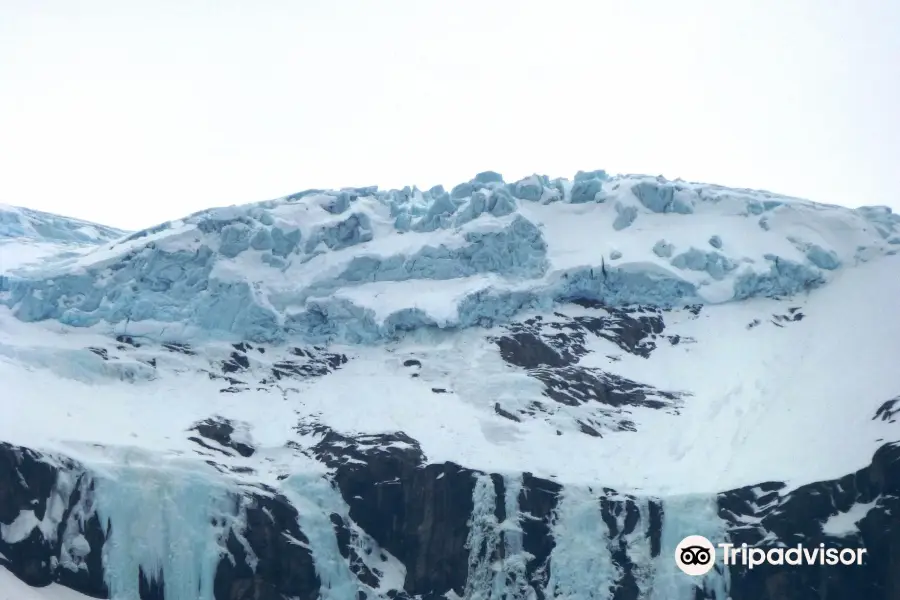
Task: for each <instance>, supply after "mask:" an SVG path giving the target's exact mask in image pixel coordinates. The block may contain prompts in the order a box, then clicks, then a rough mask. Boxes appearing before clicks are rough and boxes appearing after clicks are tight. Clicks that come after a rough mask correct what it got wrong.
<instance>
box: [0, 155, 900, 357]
mask: <svg viewBox="0 0 900 600" xmlns="http://www.w3.org/2000/svg"><path fill="white" fill-rule="evenodd" d="M15 211H16V212H10V211H8V210H7V211H5V212H0V235H6V236H27V235H34V234H39V235H42V236H44V237H45V238H49V239H53V240H60V239H66V240H73V241H93V242H95V243H97V244H98V245H97V247H95V248H93V249H92V250H90V251H87V252H84V251H80V252H73V253H70V254H69V255H63V256H61V257H58V258H57V259H55V260H51V261H48V262H45V263H43V264H41V265H38V266H31V267H23V268H18V269H16V268H12V266H10V267H9V268H5V269H2V270H0V304H3V305H6V306H7V307H10V308H13V309H14V311H15V314H16V316H17V317H18V318H20V319H22V320H24V321H40V320H46V319H58V320H60V321H61V322H63V323H65V324H68V325H73V326H92V325H98V324H100V325H102V326H104V327H105V328H107V329H109V330H111V331H113V332H115V333H120V334H122V333H125V334H140V335H149V336H163V337H165V338H167V339H176V338H184V337H197V336H201V337H225V338H240V339H248V340H252V341H257V342H278V341H283V340H285V339H289V338H290V339H304V340H307V341H314V342H315V341H328V340H338V341H347V342H362V343H368V342H374V341H378V340H382V339H385V338H393V337H396V336H398V335H401V334H402V333H403V332H405V331H409V330H413V329H419V328H464V327H469V326H479V325H482V326H490V325H493V324H497V323H502V322H505V321H507V320H509V319H510V318H511V317H512V316H513V315H515V314H517V313H519V312H520V311H521V310H523V309H547V308H549V307H551V306H553V305H554V304H555V303H558V302H566V301H571V300H577V299H590V300H595V301H600V302H603V303H604V304H607V305H623V304H652V305H657V306H679V305H686V304H697V303H721V302H727V301H730V300H740V299H746V298H751V297H755V296H767V297H779V296H789V295H792V294H797V293H801V292H804V291H807V290H810V289H812V288H815V287H817V286H820V285H822V284H823V283H825V282H826V281H828V279H829V278H830V277H831V276H832V275H833V274H834V273H835V271H838V270H840V269H842V268H846V267H850V266H853V265H854V264H857V263H859V262H861V261H866V260H868V259H870V258H872V257H874V256H877V255H881V254H890V253H894V252H896V251H897V249H900V246H898V244H900V216H898V215H895V214H892V213H891V210H890V209H889V208H886V207H865V208H860V209H856V210H851V209H847V208H842V207H837V206H825V205H820V204H815V203H812V202H808V201H804V200H799V199H794V198H787V197H782V196H778V195H775V194H771V193H767V192H759V191H750V190H735V189H728V188H723V187H719V186H713V185H702V184H695V183H687V182H684V181H680V180H678V181H667V180H665V179H663V178H661V177H655V178H654V177H648V176H635V175H627V176H609V175H607V174H606V173H605V172H604V171H591V172H579V173H578V174H577V175H575V177H574V180H572V181H569V180H565V179H550V178H548V177H545V176H532V177H528V178H526V179H523V180H520V181H516V182H514V183H505V182H504V181H503V178H502V177H501V176H500V175H499V174H497V173H494V172H485V173H480V174H479V175H477V176H476V177H475V178H474V179H473V180H471V181H468V182H465V183H461V184H459V185H457V186H455V187H453V188H452V189H451V190H449V191H447V190H445V189H444V188H443V187H442V186H436V187H433V188H431V189H429V190H425V191H423V190H419V189H417V188H413V187H407V188H404V189H402V190H390V191H379V190H378V189H377V188H375V187H368V188H352V189H343V190H338V191H320V190H310V191H306V192H301V193H298V194H293V195H291V196H287V197H284V198H279V199H276V200H271V201H266V202H259V203H255V204H248V205H244V206H234V207H228V208H217V209H212V210H206V211H203V212H200V213H196V214H193V215H190V216H188V217H186V218H184V219H182V220H179V221H173V222H167V223H163V224H161V225H158V226H156V227H152V228H150V229H146V230H143V231H140V232H137V233H134V234H131V235H128V236H127V237H122V238H121V239H117V240H116V241H110V238H112V237H114V236H115V234H116V233H117V232H116V231H115V230H111V229H101V228H98V227H96V226H88V225H86V224H80V225H79V224H78V222H75V221H65V222H62V221H60V220H53V219H48V218H41V219H38V218H36V217H35V215H38V216H40V214H39V213H35V212H34V211H25V210H24V209H15ZM4 271H5V273H4Z"/></svg>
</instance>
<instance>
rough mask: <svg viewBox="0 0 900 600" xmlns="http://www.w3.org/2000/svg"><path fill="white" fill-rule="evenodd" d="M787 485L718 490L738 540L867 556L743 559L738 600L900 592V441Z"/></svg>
mask: <svg viewBox="0 0 900 600" xmlns="http://www.w3.org/2000/svg"><path fill="white" fill-rule="evenodd" d="M782 487H783V486H782V485H781V484H779V483H768V484H761V485H759V486H754V487H748V488H741V489H739V490H731V491H729V492H725V493H723V494H721V495H720V496H719V507H720V509H719V510H720V515H721V516H722V517H723V518H724V519H726V520H727V521H728V522H729V523H730V524H731V527H730V528H729V530H730V534H731V540H732V542H733V543H734V544H736V545H740V544H742V543H747V544H750V545H756V546H759V547H761V548H764V549H767V550H768V549H770V548H775V547H777V546H778V542H782V543H784V544H786V545H788V546H794V545H796V544H798V543H802V544H803V545H804V547H807V548H815V547H817V546H818V545H819V544H820V543H824V544H825V546H826V547H828V548H853V549H855V548H865V549H866V550H867V552H866V555H865V560H864V561H863V564H862V565H860V566H856V565H852V566H844V565H835V566H819V567H814V566H791V565H784V566H774V565H769V564H763V565H760V566H756V567H754V568H753V569H752V570H751V569H747V568H746V567H742V566H740V565H738V566H735V567H734V568H732V578H733V579H734V580H736V581H738V582H739V585H737V586H734V587H733V588H732V597H733V599H734V600H751V599H752V600H788V599H790V600H806V599H809V600H813V599H815V600H819V599H820V598H885V599H889V600H896V599H898V598H900V444H889V445H885V446H882V447H881V448H880V449H879V450H878V452H876V453H875V456H874V457H873V458H872V463H871V464H870V465H869V466H867V467H866V468H864V469H860V470H859V471H857V472H856V473H851V474H849V475H846V476H845V477H842V478H841V479H838V480H835V481H822V482H818V483H814V484H810V485H805V486H803V487H801V488H798V489H796V490H794V491H792V492H791V493H789V494H787V495H784V496H781V495H779V493H778V491H779V489H781V488H782ZM841 515H852V516H851V517H849V518H843V519H842V518H841ZM836 518H837V521H838V524H833V523H834V522H835V519H836ZM857 519H858V521H856V522H855V523H854V521H855V520H857Z"/></svg>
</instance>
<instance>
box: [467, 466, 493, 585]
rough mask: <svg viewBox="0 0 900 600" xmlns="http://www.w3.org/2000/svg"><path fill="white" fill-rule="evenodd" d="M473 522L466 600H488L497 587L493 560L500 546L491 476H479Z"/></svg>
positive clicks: (468, 545) (474, 493) (469, 543)
mask: <svg viewBox="0 0 900 600" xmlns="http://www.w3.org/2000/svg"><path fill="white" fill-rule="evenodd" d="M472 502H473V507H472V519H471V521H470V523H469V537H468V539H467V540H466V548H468V550H469V574H468V577H467V578H466V592H465V596H464V597H465V598H466V600H489V599H490V598H491V591H492V588H493V587H494V566H493V564H492V560H493V558H494V557H495V556H496V555H497V548H498V545H499V542H500V535H499V528H498V526H497V525H498V523H497V515H496V509H497V492H496V489H495V487H494V481H493V480H492V479H491V476H490V475H483V474H482V475H478V476H477V477H476V479H475V489H474V491H473V492H472Z"/></svg>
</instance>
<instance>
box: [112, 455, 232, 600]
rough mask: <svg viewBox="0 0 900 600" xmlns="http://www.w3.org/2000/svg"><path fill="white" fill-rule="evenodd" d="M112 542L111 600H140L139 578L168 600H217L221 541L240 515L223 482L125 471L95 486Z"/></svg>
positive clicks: (190, 474)
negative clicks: (156, 584)
mask: <svg viewBox="0 0 900 600" xmlns="http://www.w3.org/2000/svg"><path fill="white" fill-rule="evenodd" d="M95 502H96V510H97V515H98V516H99V518H100V521H101V523H102V524H103V526H104V529H105V530H106V534H107V540H106V543H105V544H104V545H103V566H104V576H105V579H106V584H107V586H108V587H109V594H110V598H114V599H115V600H140V595H139V572H140V571H143V573H144V574H145V576H146V577H148V578H151V579H155V580H156V581H163V582H164V586H165V587H164V592H165V597H166V598H172V599H177V600H181V599H190V600H214V599H213V579H214V577H215V570H216V567H217V565H218V562H219V558H220V556H221V555H222V553H223V552H224V550H223V545H222V539H223V537H224V532H225V530H226V528H227V524H228V523H229V522H230V521H231V519H232V518H233V517H234V515H235V512H236V510H237V505H236V502H235V501H234V498H233V497H231V496H230V494H229V493H228V490H227V489H226V487H225V485H224V482H220V481H216V480H214V479H213V478H212V477H211V476H210V475H207V474H203V473H199V472H196V471H187V470H178V469H160V468H156V467H151V466H132V465H128V466H118V467H115V468H114V469H113V470H112V471H111V472H107V473H104V474H103V475H98V476H97V477H96V478H95Z"/></svg>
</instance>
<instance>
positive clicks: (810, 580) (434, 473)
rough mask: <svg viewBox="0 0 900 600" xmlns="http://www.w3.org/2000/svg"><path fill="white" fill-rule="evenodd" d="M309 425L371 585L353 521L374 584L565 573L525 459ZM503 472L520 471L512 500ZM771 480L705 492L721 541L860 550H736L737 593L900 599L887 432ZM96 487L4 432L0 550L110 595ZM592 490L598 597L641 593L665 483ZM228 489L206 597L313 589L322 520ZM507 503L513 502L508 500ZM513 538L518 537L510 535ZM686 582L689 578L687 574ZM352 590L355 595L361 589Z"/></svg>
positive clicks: (547, 586) (287, 594)
mask: <svg viewBox="0 0 900 600" xmlns="http://www.w3.org/2000/svg"><path fill="white" fill-rule="evenodd" d="M318 427H319V431H320V433H321V434H322V437H321V441H320V442H319V444H318V445H317V446H316V447H315V448H314V453H315V455H316V456H317V457H318V458H319V459H320V460H321V461H322V462H324V463H325V464H327V465H328V466H329V467H331V468H332V469H333V480H334V483H335V485H336V487H337V488H338V490H339V491H340V493H341V496H342V497H343V498H344V500H345V502H346V504H347V506H348V507H349V512H348V513H346V514H347V515H349V520H348V519H347V517H346V516H344V517H342V516H341V515H339V514H336V513H335V514H332V516H331V520H330V522H331V526H332V527H333V534H334V536H335V538H336V540H337V543H338V546H339V550H340V553H341V556H342V557H343V558H344V559H345V560H346V561H347V562H348V564H349V565H350V571H351V572H352V573H353V575H354V576H355V577H356V578H357V579H358V580H359V581H360V582H363V583H365V584H366V585H367V586H369V588H370V589H377V588H379V586H380V585H381V583H382V582H383V581H386V580H385V579H384V577H385V574H384V573H382V572H379V571H378V569H373V568H371V566H369V565H371V561H368V560H367V558H366V556H364V555H363V554H364V553H365V552H366V549H365V548H364V547H363V546H361V545H360V544H358V543H354V540H355V539H357V538H358V535H359V529H361V530H363V531H364V532H365V534H366V535H368V536H369V537H371V539H373V540H374V541H375V542H377V546H378V547H380V549H381V551H382V552H387V553H390V555H392V556H393V557H395V558H396V559H397V560H399V561H400V562H401V563H402V564H403V565H404V566H405V568H406V573H405V580H403V581H402V585H401V587H399V588H396V589H393V591H389V592H385V594H386V596H385V597H390V598H394V599H397V598H411V597H415V596H420V597H422V598H425V599H430V598H435V599H436V598H442V597H444V594H446V593H448V592H453V593H455V594H458V595H459V596H461V597H465V596H466V595H469V596H471V595H472V593H473V584H472V580H473V578H476V579H477V578H478V577H482V576H484V573H486V572H488V571H485V570H484V566H485V565H490V564H493V565H500V567H499V569H500V572H501V573H503V574H504V577H505V580H504V581H503V583H497V581H498V580H497V579H494V580H493V581H494V584H492V585H494V586H496V585H501V586H503V589H504V590H505V591H504V592H503V594H504V595H502V596H496V595H494V596H490V597H492V598H500V597H504V598H524V597H527V596H528V595H530V594H531V593H533V594H534V596H535V597H536V598H539V599H543V598H545V597H551V596H552V595H553V593H554V591H553V590H554V589H557V590H561V589H562V587H561V586H564V583H560V577H561V576H562V575H561V573H562V572H559V573H557V572H555V569H560V568H564V567H565V568H566V569H568V567H567V566H565V565H563V564H562V563H559V566H557V562H556V561H559V560H562V556H563V554H562V553H559V554H557V553H555V551H557V549H558V547H560V545H562V546H565V547H566V548H564V549H570V548H571V547H572V544H571V543H570V540H566V539H565V538H561V537H560V535H561V533H560V531H561V530H560V529H559V525H558V524H559V523H560V522H561V520H563V521H564V520H565V518H566V517H565V515H564V514H563V513H562V512H560V511H563V512H565V511H564V509H563V507H562V506H561V502H563V503H564V502H566V500H565V498H567V496H566V494H567V491H566V489H565V488H563V487H562V486H560V485H558V484H556V483H554V482H552V481H547V480H543V479H539V478H536V477H533V476H531V475H528V474H525V475H524V476H522V477H521V478H517V479H514V480H512V479H509V478H507V477H502V476H500V475H491V474H484V473H478V472H475V471H472V470H469V469H465V468H463V467H460V466H458V465H455V464H452V463H444V464H426V462H425V457H424V455H423V454H422V451H421V449H420V448H419V445H418V443H417V442H416V441H415V440H413V439H412V438H410V437H408V436H406V435H404V434H402V433H396V434H388V435H380V436H361V437H356V438H353V437H348V436H344V435H341V434H339V433H336V432H334V431H331V430H329V429H327V428H324V427H321V426H318ZM511 485H514V486H520V487H517V488H516V489H517V490H518V493H514V494H513V495H514V496H515V498H513V499H512V501H513V504H512V505H511V504H510V494H508V493H507V492H508V491H509V489H510V488H509V487H508V486H511ZM479 489H481V490H482V491H484V490H486V491H487V492H488V493H489V494H491V495H492V496H493V497H492V498H490V499H489V501H488V505H489V507H490V510H489V511H487V512H484V511H483V510H482V512H481V513H479V510H480V509H479V507H478V506H476V500H475V499H477V498H478V493H479ZM783 489H784V485H783V484H781V483H778V482H769V483H760V484H758V485H756V486H750V487H745V488H741V489H736V490H730V491H726V492H723V493H721V494H719V495H718V497H717V498H715V501H714V505H715V507H717V511H718V516H719V517H720V518H721V519H722V521H723V522H724V523H725V526H726V530H725V533H726V534H727V536H728V538H729V539H730V541H731V542H732V543H733V544H735V545H736V546H740V545H741V544H742V543H747V544H749V545H751V546H757V547H760V548H763V549H770V548H776V547H779V546H781V545H787V546H793V545H796V544H798V543H802V544H803V545H804V546H805V547H807V548H813V547H817V546H818V545H819V544H820V543H823V544H825V545H826V546H827V547H829V548H854V549H855V548H865V549H866V550H867V554H866V559H865V561H864V564H862V565H860V566H856V565H854V566H841V565H837V566H790V565H786V566H773V565H761V566H756V567H755V568H753V569H749V568H748V567H747V566H745V565H740V564H738V565H734V566H731V567H730V569H729V571H730V572H729V575H730V585H729V586H728V590H729V591H728V593H729V594H730V597H731V598H732V599H733V600H751V599H752V600H804V599H807V598H808V599H809V600H813V599H815V600H820V599H821V598H828V599H829V600H835V599H838V600H840V599H847V600H855V599H857V598H867V599H872V600H878V599H884V600H896V599H897V598H900V519H898V518H897V517H896V515H898V514H900V445H898V444H889V445H885V446H883V447H882V448H881V449H880V450H879V451H878V452H877V453H876V454H875V456H874V457H873V460H872V463H871V464H870V465H869V466H867V467H866V468H864V469H861V470H859V471H857V472H856V473H852V474H849V475H847V476H845V477H843V478H841V479H838V480H834V481H824V482H819V483H814V484H810V485H806V486H803V487H800V488H798V489H795V490H793V491H790V492H789V493H786V494H785V493H782V491H783ZM513 492H515V489H514V490H513ZM93 493H94V487H93V484H92V476H91V474H90V473H89V472H88V471H86V470H85V469H84V467H83V466H81V465H79V464H78V463H76V462H74V461H70V460H67V459H61V458H57V457H50V456H45V455H41V454H39V453H36V452H34V451H31V450H28V449H25V448H20V447H16V446H12V445H10V444H0V525H2V529H0V532H2V536H0V564H2V566H4V567H5V568H7V569H9V570H10V571H12V572H13V573H14V574H15V575H16V576H18V577H19V578H20V579H22V580H24V581H26V582H27V583H29V584H30V585H34V586H44V585H47V584H49V583H51V582H58V583H60V584H62V585H65V586H68V587H71V588H73V589H76V590H78V591H80V592H82V593H84V594H86V595H89V596H91V597H96V598H106V597H108V594H109V592H108V588H107V584H106V583H105V579H104V571H103V569H104V566H103V564H104V563H103V559H102V556H103V552H104V544H105V542H106V536H105V534H104V524H102V523H101V522H100V521H99V519H98V517H97V513H96V512H92V510H91V505H92V502H91V495H92V494H93ZM591 493H592V494H593V497H596V506H595V507H594V508H593V509H591V508H590V507H588V509H589V510H591V511H595V513H591V514H596V516H597V522H596V523H595V524H594V525H596V526H597V527H599V528H600V529H598V531H601V530H602V531H605V532H606V539H605V540H604V541H603V542H602V543H600V544H597V545H594V546H591V547H590V548H589V550H590V549H593V551H597V552H601V551H602V552H608V557H609V562H608V565H609V566H610V569H611V573H612V576H611V577H610V578H609V581H608V593H607V595H605V596H601V597H605V598H610V599H611V600H638V599H639V598H642V597H644V594H646V593H648V591H649V589H650V588H652V587H653V586H660V585H663V583H664V581H663V580H662V579H660V578H661V577H663V575H662V573H663V571H664V570H665V564H666V563H667V562H669V561H670V558H669V556H667V549H666V548H665V545H666V543H667V541H666V536H667V535H668V534H667V533H666V532H667V531H668V532H670V533H671V531H672V530H671V527H672V525H671V524H670V523H669V520H670V519H671V518H674V517H677V516H678V515H677V514H676V513H675V512H672V511H676V512H677V511H678V510H680V509H678V508H677V507H675V506H674V505H671V506H670V505H669V503H668V500H667V499H665V498H662V499H657V498H639V497H633V496H628V495H622V494H619V493H617V492H616V491H615V490H611V489H602V490H600V489H597V490H594V491H593V492H591ZM235 502H238V503H240V504H241V505H242V506H243V512H242V514H243V515H244V517H243V520H242V521H241V524H240V526H236V527H234V528H232V529H231V530H230V531H229V532H228V534H227V536H226V537H225V539H224V540H223V542H224V543H223V550H224V551H223V556H222V557H221V558H220V560H219V563H218V566H217V568H216V570H215V585H214V592H215V598H216V599H217V600H281V599H283V598H301V599H304V600H306V599H308V600H313V599H315V598H318V597H320V596H319V594H320V586H321V585H322V580H321V577H320V575H318V574H317V567H316V565H315V561H314V560H313V556H312V555H311V551H310V548H311V542H310V537H309V536H310V535H315V536H318V535H321V532H305V531H303V529H302V528H301V527H300V526H299V525H298V510H297V508H296V507H295V506H294V505H293V504H292V503H291V501H290V499H289V498H288V497H286V496H285V495H283V494H281V493H279V492H278V491H277V490H272V489H258V490H256V491H254V490H252V489H247V490H245V491H244V492H243V495H242V496H240V497H238V496H235ZM510 506H515V507H516V510H517V511H518V515H511V514H509V507H510ZM483 508H484V507H483V506H482V507H481V509H483ZM669 513H672V514H671V515H670V514H669ZM841 515H849V516H846V517H845V518H842V517H841ZM854 521H856V522H857V524H856V525H854ZM514 522H518V523H519V524H520V527H519V528H518V531H520V532H521V535H520V536H519V537H516V536H518V535H519V534H515V533H514V532H513V533H510V531H513V530H511V529H509V528H504V527H501V526H500V525H501V524H503V523H507V524H509V523H514ZM485 523H487V526H486V525H485ZM594 525H591V524H590V523H586V524H585V526H588V527H593V526H594ZM479 528H480V529H479ZM667 528H669V529H667ZM476 529H477V530H478V531H475V530H476ZM473 531H474V533H476V534H478V535H473ZM491 532H495V533H496V535H494V536H493V537H492V533H491ZM588 533H590V532H588ZM482 534H484V535H482ZM79 536H80V537H79ZM479 536H480V537H479ZM514 538H515V539H518V540H519V541H518V542H516V543H518V544H520V546H521V547H515V546H514V545H513V544H511V542H512V541H514ZM82 540H83V541H82ZM475 540H477V543H476V541H475ZM604 549H605V550H604ZM513 552H515V553H517V554H516V555H513ZM478 553H480V554H478ZM516 556H522V557H524V558H525V560H524V564H523V565H522V568H518V567H516V565H517V564H518V563H516V560H515V559H516ZM587 564H590V563H587ZM715 573H716V572H715V571H714V574H715ZM138 576H139V577H140V578H141V582H140V589H141V598H142V600H181V599H180V598H172V599H169V598H165V594H164V589H165V584H164V581H165V573H163V574H162V577H150V576H147V575H145V574H143V573H141V574H140V575H138ZM490 576H491V577H494V575H490ZM685 577H686V576H685ZM716 577H717V578H718V579H712V580H710V579H707V580H701V579H699V578H698V579H697V581H696V585H695V586H694V587H693V590H694V591H693V592H692V593H693V595H692V596H690V597H691V598H693V599H694V600H696V599H699V598H708V599H713V598H714V599H715V600H724V596H723V597H720V594H719V593H718V591H717V589H718V588H717V587H716V585H717V584H715V581H718V580H722V573H718V575H716ZM666 581H668V580H666ZM682 583H684V582H683V581H682ZM687 583H688V586H689V587H688V588H687V589H688V590H690V589H691V587H690V585H691V581H690V580H687ZM666 585H669V584H666ZM679 585H681V583H679ZM553 586H557V587H556V588H554V587H553ZM648 586H649V587H648ZM673 589H675V588H673ZM678 589H682V588H678ZM529 590H531V591H529ZM548 592H549V593H548ZM678 593H679V594H681V593H683V592H678ZM359 597H360V598H362V597H367V596H366V593H365V592H360V595H359ZM675 597H682V596H680V595H679V596H675ZM684 597H686V596H684Z"/></svg>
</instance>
